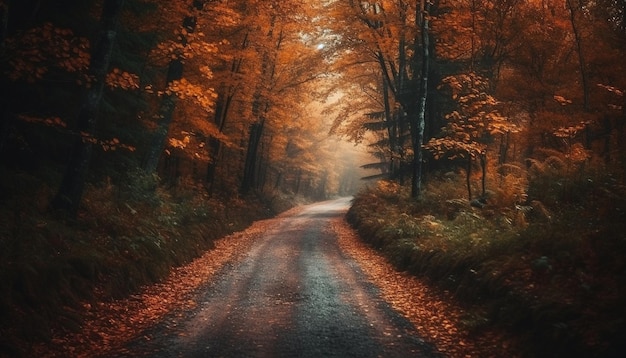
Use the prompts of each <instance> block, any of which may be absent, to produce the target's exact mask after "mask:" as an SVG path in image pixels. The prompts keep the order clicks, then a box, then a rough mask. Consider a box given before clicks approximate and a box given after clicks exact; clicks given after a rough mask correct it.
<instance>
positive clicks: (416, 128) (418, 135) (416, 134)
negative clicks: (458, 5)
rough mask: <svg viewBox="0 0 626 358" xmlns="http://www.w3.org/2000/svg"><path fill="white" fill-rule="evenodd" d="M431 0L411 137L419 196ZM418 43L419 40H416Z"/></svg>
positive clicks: (413, 182)
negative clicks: (415, 115)
mask: <svg viewBox="0 0 626 358" xmlns="http://www.w3.org/2000/svg"><path fill="white" fill-rule="evenodd" d="M430 5H431V4H430V0H426V1H425V2H424V7H423V12H422V14H421V16H418V19H419V18H421V30H422V31H421V32H422V41H421V42H422V67H421V72H420V73H421V78H420V88H419V100H418V103H417V118H415V120H416V121H415V122H414V123H412V126H411V139H412V144H413V163H412V176H411V197H413V198H418V197H419V196H420V194H421V191H422V160H423V149H422V145H423V144H424V127H425V124H426V99H427V97H428V72H429V62H430V38H429V29H428V26H429V19H428V17H429V16H430V14H429V11H430ZM416 43H417V41H416Z"/></svg>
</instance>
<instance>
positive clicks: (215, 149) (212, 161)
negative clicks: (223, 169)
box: [206, 32, 249, 193]
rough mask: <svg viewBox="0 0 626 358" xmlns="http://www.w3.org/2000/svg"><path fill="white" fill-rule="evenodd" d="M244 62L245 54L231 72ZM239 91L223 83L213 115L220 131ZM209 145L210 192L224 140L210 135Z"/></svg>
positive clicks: (208, 178)
mask: <svg viewBox="0 0 626 358" xmlns="http://www.w3.org/2000/svg"><path fill="white" fill-rule="evenodd" d="M248 35H249V33H248V32H247V33H246V34H245V35H244V38H243V41H242V43H241V50H242V51H243V50H245V49H246V48H247V47H248V45H249V40H248ZM242 64H243V56H242V57H239V58H238V59H235V60H233V62H232V64H231V67H230V74H231V75H232V76H233V77H234V75H235V74H237V73H240V71H241V66H242ZM236 92H237V89H236V86H235V85H234V84H232V83H230V84H223V85H222V90H221V91H220V92H219V93H218V99H217V103H216V106H215V116H214V117H213V122H214V123H215V125H216V126H217V128H218V129H219V131H220V133H224V127H225V126H226V120H227V118H228V113H229V110H230V105H231V103H232V100H233V98H234V97H235V93H236ZM207 142H208V147H209V163H208V165H207V172H206V183H207V186H208V188H207V189H208V192H209V193H212V191H213V186H214V181H215V173H216V171H217V163H218V158H219V156H220V152H221V150H222V142H221V141H219V140H218V139H217V138H213V137H210V138H209V139H208V141H207Z"/></svg>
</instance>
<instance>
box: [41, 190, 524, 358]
mask: <svg viewBox="0 0 626 358" xmlns="http://www.w3.org/2000/svg"><path fill="white" fill-rule="evenodd" d="M349 204H350V202H349V199H341V200H336V201H329V202H325V203H320V204H313V205H309V206H305V207H299V208H294V209H292V210H289V211H287V212H285V213H283V214H281V215H280V216H278V217H276V218H273V219H268V220H262V221H258V222H256V223H254V224H253V225H252V226H250V227H249V228H248V229H246V230H244V231H241V232H237V233H234V234H232V235H229V236H227V237H224V238H222V239H220V240H218V241H217V242H216V246H215V248H214V249H212V250H210V251H208V252H207V253H206V254H205V255H203V256H202V257H199V258H198V259H196V260H194V261H193V262H192V263H190V264H188V265H185V266H181V267H179V268H176V269H174V270H173V271H172V273H171V275H170V276H169V277H168V279H166V280H164V281H163V282H161V283H158V284H155V285H149V286H146V287H144V288H143V289H142V290H141V291H140V292H138V293H137V294H135V295H132V296H130V297H128V298H126V299H121V300H115V301H99V302H91V303H85V304H84V308H85V309H84V312H83V313H84V314H85V316H86V319H85V321H84V323H83V325H82V328H81V330H80V331H79V332H67V331H62V330H59V331H56V332H55V334H54V335H53V337H51V341H50V342H49V343H47V344H45V345H43V344H41V345H36V346H34V347H33V348H32V352H31V353H32V354H31V355H29V356H33V357H38V358H49V357H88V358H92V357H141V356H149V357H264V356H265V357H268V356H269V357H292V356H293V357H295V356H297V357H355V356H356V357H436V356H441V357H455V358H456V357H481V358H483V357H517V356H519V355H518V354H516V353H515V352H514V351H512V350H511V347H510V343H509V342H510V340H509V339H507V338H506V337H504V336H503V334H502V333H501V332H498V331H493V330H482V331H481V332H468V331H467V329H466V328H464V324H463V323H462V321H463V318H464V316H466V313H465V312H464V310H463V309H462V308H461V307H460V306H459V305H458V304H457V303H456V302H455V300H454V298H453V297H452V295H451V294H449V293H447V292H443V291H441V290H438V289H436V288H433V287H432V286H430V285H428V284H426V283H425V282H424V281H422V280H420V279H418V278H416V277H413V276H411V275H409V274H407V273H403V272H397V271H396V270H394V269H393V267H392V266H391V265H390V264H389V263H388V262H387V261H386V260H385V259H384V258H383V257H382V256H381V255H380V254H379V253H378V252H376V251H375V250H373V249H371V248H370V247H368V246H367V245H365V244H364V243H363V242H362V241H361V240H360V239H359V238H358V236H357V234H356V233H355V231H354V230H352V229H351V228H350V227H349V225H348V224H347V223H346V221H345V219H344V214H345V212H346V210H347V208H348V206H349ZM418 332H419V333H418Z"/></svg>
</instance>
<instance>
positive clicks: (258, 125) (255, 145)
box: [241, 117, 265, 194]
mask: <svg viewBox="0 0 626 358" xmlns="http://www.w3.org/2000/svg"><path fill="white" fill-rule="evenodd" d="M264 125H265V118H263V117H261V119H260V120H259V121H258V122H255V123H252V125H251V126H250V136H249V140H248V151H247V152H246V162H245V164H244V168H243V178H242V179H241V193H242V194H247V193H249V192H250V189H252V188H253V187H254V186H255V183H256V164H257V156H258V152H259V144H260V143H261V137H262V136H263V126H264Z"/></svg>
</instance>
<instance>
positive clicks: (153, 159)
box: [143, 0, 204, 173]
mask: <svg viewBox="0 0 626 358" xmlns="http://www.w3.org/2000/svg"><path fill="white" fill-rule="evenodd" d="M192 6H193V8H195V9H196V10H202V9H203V8H204V1H200V0H195V1H193V5H192ZM183 27H184V28H185V30H187V32H188V33H193V32H194V31H195V29H196V18H195V16H187V17H185V18H184V19H183ZM181 41H182V42H183V44H186V41H187V39H186V38H185V37H184V36H183V37H182V40H181ZM183 67H184V66H183V59H182V57H177V58H175V59H173V60H172V61H170V63H169V65H168V69H167V79H166V83H167V84H166V88H167V87H169V86H170V84H171V83H172V82H173V81H177V80H180V79H181V78H183ZM176 99H177V97H176V95H175V94H166V95H164V96H163V100H162V101H161V107H160V109H159V117H160V118H161V120H160V122H159V123H158V126H157V129H156V131H155V132H154V136H153V137H152V142H151V144H150V148H149V149H148V153H147V154H146V156H145V158H144V163H143V169H144V171H145V172H146V173H154V172H156V170H157V168H158V166H159V160H160V159H161V154H162V153H163V150H164V149H165V144H166V143H167V134H168V132H169V129H170V125H171V124H172V120H173V118H174V110H175V109H176Z"/></svg>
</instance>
